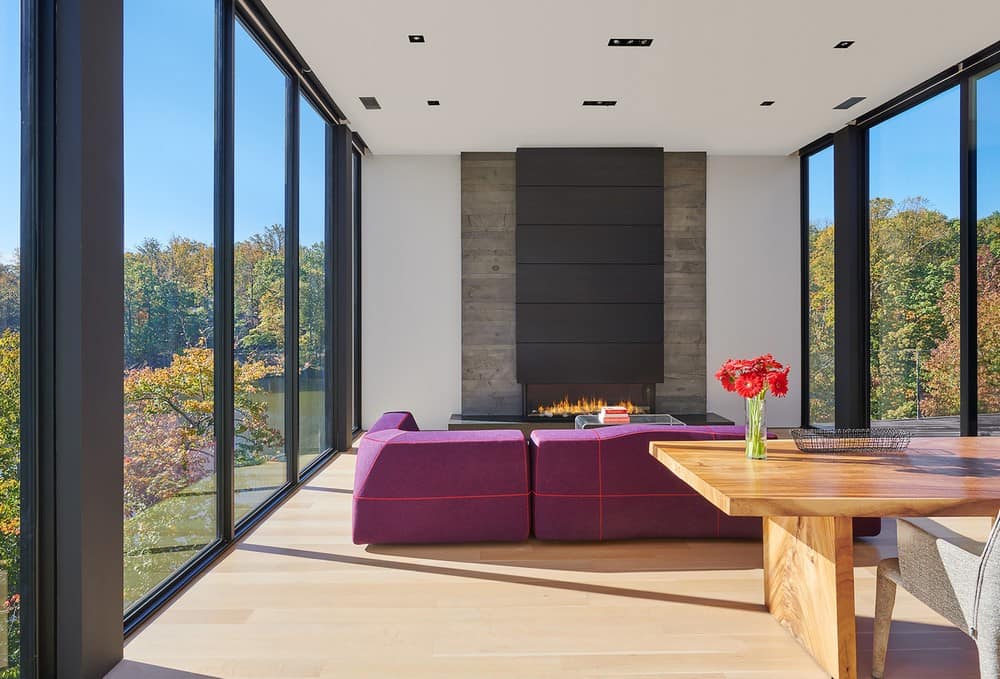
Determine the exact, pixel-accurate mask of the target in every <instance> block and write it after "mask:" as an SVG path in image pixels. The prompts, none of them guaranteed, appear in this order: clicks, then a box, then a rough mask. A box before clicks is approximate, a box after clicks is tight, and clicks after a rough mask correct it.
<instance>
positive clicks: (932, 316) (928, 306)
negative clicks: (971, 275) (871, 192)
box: [869, 198, 959, 419]
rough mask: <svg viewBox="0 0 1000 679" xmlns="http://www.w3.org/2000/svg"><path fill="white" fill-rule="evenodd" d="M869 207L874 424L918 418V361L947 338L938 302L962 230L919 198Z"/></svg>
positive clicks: (950, 273) (882, 200)
mask: <svg viewBox="0 0 1000 679" xmlns="http://www.w3.org/2000/svg"><path fill="white" fill-rule="evenodd" d="M870 207H871V219H870V226H871V236H870V242H869V247H870V259H869V261H870V282H871V410H872V418H873V419H900V418H909V417H916V416H917V414H918V409H917V396H918V390H917V360H918V359H919V360H922V361H926V360H927V359H928V358H929V357H930V355H931V352H932V350H933V349H934V348H935V347H936V346H937V345H938V344H939V343H940V342H942V341H943V340H944V338H945V337H946V336H947V334H948V329H949V328H948V323H947V320H946V318H945V315H944V313H943V312H942V308H941V305H940V301H941V299H942V296H943V295H944V289H945V285H946V284H947V283H948V282H949V281H950V280H952V278H953V277H954V271H955V267H956V266H957V265H958V255H959V224H958V220H954V219H949V218H947V217H946V216H945V215H943V214H942V213H940V212H938V211H936V210H932V209H931V208H930V207H929V205H928V203H927V201H926V200H924V199H922V198H911V199H907V200H905V201H902V202H901V203H899V204H897V203H895V202H894V201H892V200H890V199H888V198H875V199H873V200H872V201H871V206H870ZM957 377H958V376H957V374H956V375H955V376H954V378H955V379H957Z"/></svg>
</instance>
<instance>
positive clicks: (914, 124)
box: [809, 71, 1000, 224]
mask: <svg viewBox="0 0 1000 679" xmlns="http://www.w3.org/2000/svg"><path fill="white" fill-rule="evenodd" d="M976 96H977V99H978V101H977V106H976V108H977V114H978V119H979V124H978V126H977V129H978V139H977V143H978V162H979V165H978V172H977V175H978V181H977V185H978V205H977V208H978V211H979V215H980V216H985V215H988V214H990V213H992V212H994V211H996V210H1000V71H997V72H994V73H991V74H990V75H988V76H986V77H984V78H982V79H981V80H979V83H978V85H977V88H976ZM958 145H959V92H958V88H957V87H954V88H952V89H950V90H948V91H946V92H943V93H941V94H940V95H938V96H936V97H934V98H933V99H930V100H928V101H926V102H924V103H922V104H920V105H919V106H915V107H914V108H911V109H909V110H907V111H904V112H903V113H901V114H899V115H897V116H894V117H893V118H890V119H889V120H886V121H885V122H883V123H880V124H879V125H876V126H875V127H873V128H872V129H871V132H870V134H869V137H868V152H869V159H870V165H869V194H870V195H871V196H873V197H874V196H888V197H890V198H893V199H896V200H899V199H901V198H906V197H912V196H921V197H923V198H926V199H927V200H928V201H929V202H930V205H931V207H933V208H934V209H936V210H940V211H941V212H943V213H944V214H946V215H948V216H949V217H957V216H958V210H959V174H958V173H959V162H960V158H959V147H958ZM809 219H810V221H811V222H812V223H815V224H826V223H829V222H832V221H833V149H832V148H827V149H824V150H823V151H821V152H819V153H816V154H814V155H813V156H812V157H811V158H810V161H809Z"/></svg>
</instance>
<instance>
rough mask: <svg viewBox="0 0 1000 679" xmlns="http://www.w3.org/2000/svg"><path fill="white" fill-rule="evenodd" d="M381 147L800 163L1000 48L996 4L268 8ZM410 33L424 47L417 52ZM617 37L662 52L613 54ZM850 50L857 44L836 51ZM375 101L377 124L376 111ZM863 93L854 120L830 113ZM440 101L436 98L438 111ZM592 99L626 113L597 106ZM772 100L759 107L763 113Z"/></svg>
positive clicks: (270, 1) (772, 0)
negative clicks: (940, 76) (970, 59)
mask: <svg viewBox="0 0 1000 679" xmlns="http://www.w3.org/2000/svg"><path fill="white" fill-rule="evenodd" d="M266 4H267V6H268V8H269V9H270V11H271V13H272V14H273V15H274V17H275V19H277V21H278V23H279V24H280V25H281V26H282V28H283V29H284V30H285V32H286V33H287V34H288V36H289V37H290V38H291V40H292V41H293V42H294V43H295V45H296V47H297V48H298V50H299V51H300V52H301V53H302V55H303V57H304V58H305V59H306V61H307V62H308V63H309V64H310V66H311V67H312V69H313V70H314V71H315V73H316V75H317V76H318V77H319V78H320V80H321V81H322V82H323V84H324V85H325V86H326V88H327V90H328V91H329V92H330V94H331V95H332V96H333V98H334V100H335V101H336V102H337V104H338V105H339V106H340V107H341V108H342V109H343V110H344V112H345V113H346V115H347V116H348V117H349V118H350V123H351V126H352V128H353V129H355V130H357V131H358V132H359V133H360V134H361V136H362V137H364V139H365V141H366V142H367V143H368V144H369V146H371V148H372V150H373V151H374V152H375V153H378V154H388V153H401V154H404V153H406V154H408V153H458V152H460V151H509V150H513V149H515V148H516V147H518V146H532V145H534V146H570V145H584V146H602V145H610V146H632V145H635V146H644V145H649V146H663V147H665V148H667V149H670V150H707V151H708V152H709V153H712V154H787V153H791V152H793V151H795V150H796V149H798V148H799V147H801V146H803V145H805V144H807V143H809V142H811V141H812V140H814V139H816V138H817V137H819V136H821V135H823V134H825V133H827V132H831V131H834V130H836V129H838V128H839V127H841V126H843V124H844V123H846V122H848V121H850V120H852V119H854V118H856V117H858V116H859V115H860V114H862V113H864V112H865V111H867V110H869V109H871V108H873V107H875V106H877V105H879V104H881V103H883V102H885V101H886V100H888V99H891V98H892V97H894V96H896V95H897V94H900V93H901V92H902V91H904V90H906V89H909V88H910V87H912V86H914V85H916V84H917V83H919V82H921V81H923V80H925V79H926V78H928V77H930V76H932V75H934V74H935V73H937V72H939V71H941V70H943V69H944V68H947V67H948V66H951V65H953V64H955V63H957V62H959V61H960V60H962V59H964V58H965V57H967V56H969V55H970V54H972V53H974V52H976V51H978V50H980V49H982V48H984V47H986V46H987V45H989V44H991V43H993V42H994V41H996V40H998V39H1000V30H998V26H1000V1H998V0H824V1H821V0H683V1H682V0H604V1H600V0H452V1H448V0H351V1H350V2H347V1H333V0H266ZM410 33H421V34H423V35H424V36H426V38H427V43H426V44H424V45H414V44H410V43H409V42H408V41H407V35H408V34H410ZM611 37H651V38H654V42H653V46H652V47H651V48H648V49H643V48H610V47H608V46H607V42H608V39H609V38H611ZM840 40H854V41H856V42H855V44H854V46H853V47H851V48H850V49H847V50H835V49H833V45H834V44H835V43H837V42H838V41H840ZM360 96H375V97H377V98H378V100H379V102H380V103H381V104H382V110H381V111H366V110H365V109H364V108H363V107H362V106H361V103H360V102H359V101H358V97H360ZM851 96H864V97H867V99H866V100H865V101H863V102H862V103H861V104H858V105H857V106H855V107H854V108H852V109H850V110H849V111H835V110H833V106H834V105H836V104H838V103H839V102H841V101H843V100H844V99H846V98H847V97H851ZM428 99H440V100H441V106H440V107H429V106H427V104H426V101H427V100H428ZM584 99H617V100H618V105H617V106H616V107H614V108H607V109H605V108H584V107H582V106H581V103H582V101H583V100H584ZM765 99H772V100H774V101H775V102H776V103H775V105H774V106H772V107H770V108H763V107H761V106H760V102H761V101H763V100H765Z"/></svg>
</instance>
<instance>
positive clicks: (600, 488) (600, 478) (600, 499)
mask: <svg viewBox="0 0 1000 679" xmlns="http://www.w3.org/2000/svg"><path fill="white" fill-rule="evenodd" d="M594 433H595V434H597V492H598V496H597V539H598V540H603V539H604V473H603V471H602V469H601V434H600V433H599V432H594Z"/></svg>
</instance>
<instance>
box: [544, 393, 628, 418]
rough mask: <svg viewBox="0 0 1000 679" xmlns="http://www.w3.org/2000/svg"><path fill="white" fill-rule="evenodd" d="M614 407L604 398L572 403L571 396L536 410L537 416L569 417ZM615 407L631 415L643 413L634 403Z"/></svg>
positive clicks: (622, 403)
mask: <svg viewBox="0 0 1000 679" xmlns="http://www.w3.org/2000/svg"><path fill="white" fill-rule="evenodd" d="M608 405H612V404H609V403H608V402H607V401H605V400H604V399H603V398H580V399H577V400H576V402H575V403H570V401H569V396H563V398H562V400H561V401H556V402H555V403H550V404H549V405H540V406H538V407H537V408H535V414H536V415H546V416H550V417H552V416H562V417H565V416H567V415H588V414H590V413H597V412H600V410H601V408H604V407H605V406H608ZM613 405H617V406H621V407H624V408H625V409H626V410H628V413H629V414H630V415H634V414H636V413H639V412H641V411H640V408H639V407H638V406H637V405H635V404H634V403H632V402H631V401H619V402H618V403H615V404H613Z"/></svg>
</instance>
